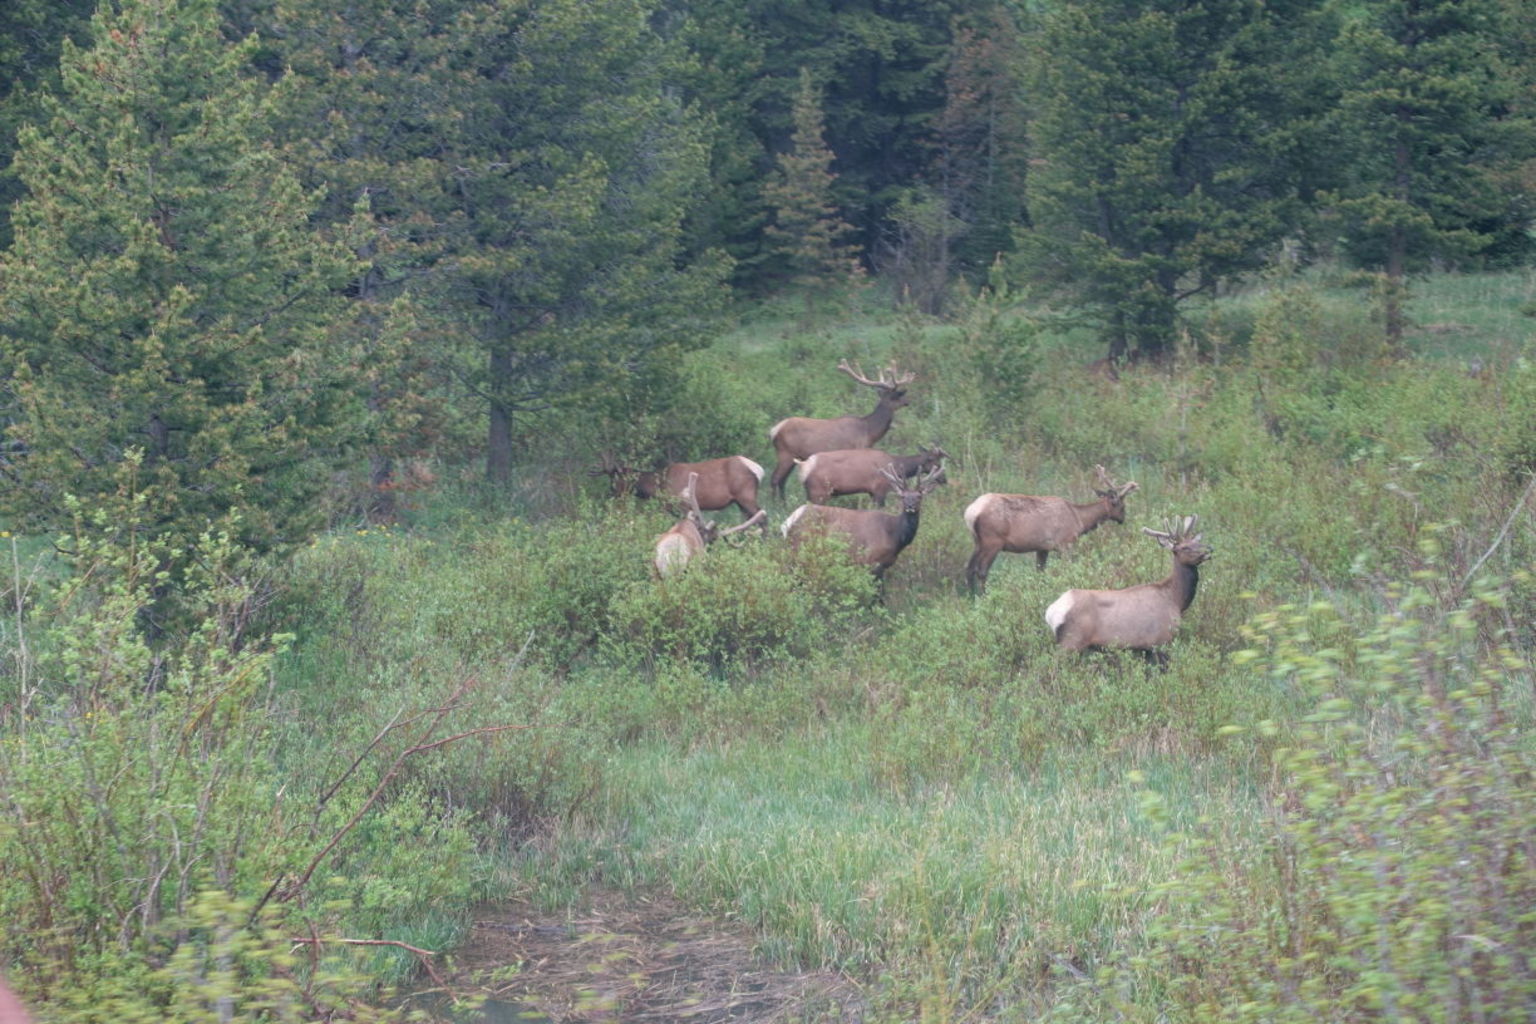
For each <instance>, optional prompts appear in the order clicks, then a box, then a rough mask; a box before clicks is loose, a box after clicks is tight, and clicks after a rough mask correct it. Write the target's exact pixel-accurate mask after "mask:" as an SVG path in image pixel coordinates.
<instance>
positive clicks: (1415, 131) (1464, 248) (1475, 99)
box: [1335, 0, 1533, 350]
mask: <svg viewBox="0 0 1536 1024" xmlns="http://www.w3.org/2000/svg"><path fill="white" fill-rule="evenodd" d="M1511 16H1513V8H1511V7H1510V6H1508V5H1506V4H1503V3H1501V2H1500V0H1372V2H1369V3H1365V4H1361V5H1359V7H1358V9H1357V11H1356V16H1355V17H1354V18H1352V19H1351V21H1350V22H1349V24H1348V25H1347V27H1346V30H1345V32H1344V34H1343V36H1342V46H1341V47H1340V52H1341V56H1340V60H1341V66H1342V70H1343V75H1342V76H1341V81H1343V82H1344V83H1346V85H1345V87H1344V89H1343V93H1342V97H1341V101H1340V104H1339V109H1338V113H1337V119H1336V120H1337V125H1336V131H1335V137H1336V138H1337V139H1338V140H1339V151H1338V152H1339V155H1340V156H1341V157H1342V158H1343V175H1344V177H1345V179H1346V184H1345V185H1344V186H1343V188H1342V189H1341V190H1340V192H1339V193H1338V197H1337V198H1338V201H1337V203H1336V206H1335V209H1336V211H1337V213H1338V214H1339V216H1340V218H1341V219H1342V221H1343V225H1344V235H1345V240H1346V245H1347V246H1348V248H1349V251H1350V253H1351V254H1352V255H1353V256H1354V257H1355V259H1357V260H1358V261H1359V262H1361V263H1362V264H1364V265H1366V266H1369V267H1373V268H1375V269H1378V270H1380V271H1381V272H1382V273H1383V274H1384V275H1385V278H1386V288H1385V289H1384V293H1383V294H1384V301H1383V316H1384V320H1385V329H1386V340H1387V344H1388V346H1389V347H1390V348H1391V349H1393V350H1396V349H1398V348H1399V347H1400V346H1401V343H1402V339H1403V332H1404V330H1405V328H1406V326H1407V324H1406V318H1405V315H1404V312H1403V300H1404V297H1405V290H1404V286H1405V282H1406V278H1407V275H1408V272H1409V271H1410V269H1412V268H1413V267H1415V266H1422V265H1424V264H1425V263H1426V262H1427V261H1429V260H1432V259H1439V260H1444V261H1450V262H1455V261H1457V260H1460V259H1464V258H1466V257H1468V256H1472V255H1475V254H1477V253H1479V252H1481V251H1483V250H1485V249H1486V248H1488V247H1489V246H1490V245H1492V244H1494V243H1495V242H1496V241H1497V240H1498V239H1499V237H1500V233H1501V231H1500V229H1501V227H1503V226H1504V222H1507V221H1508V217H1507V216H1505V214H1506V213H1507V212H1508V211H1509V205H1510V204H1509V193H1508V190H1507V189H1506V188H1503V187H1501V175H1504V174H1507V173H1508V172H1509V171H1510V170H1511V169H1512V168H1513V167H1515V166H1517V165H1518V163H1519V161H1520V160H1522V159H1524V158H1528V157H1529V155H1530V153H1531V151H1532V136H1533V122H1532V120H1531V118H1532V111H1531V110H1530V108H1529V106H1526V107H1523V108H1522V107H1521V106H1520V104H1519V102H1518V99H1519V97H1518V93H1517V91H1516V86H1517V84H1518V82H1519V78H1518V77H1517V76H1516V75H1515V74H1513V73H1512V72H1511V70H1510V69H1509V68H1507V67H1504V66H1502V64H1501V61H1500V51H1501V48H1502V47H1504V46H1505V45H1507V44H1506V40H1507V39H1510V38H1517V37H1518V35H1517V30H1518V22H1509V21H1508V20H1506V19H1508V18H1510V17H1511ZM1526 16H1527V17H1528V16H1529V12H1528V11H1527V12H1526ZM1524 219H1525V223H1524V224H1520V225H1519V227H1520V228H1521V229H1522V230H1523V228H1524V227H1525V226H1526V224H1528V223H1529V210H1526V211H1525V218H1524Z"/></svg>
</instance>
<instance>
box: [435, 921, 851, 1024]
mask: <svg viewBox="0 0 1536 1024" xmlns="http://www.w3.org/2000/svg"><path fill="white" fill-rule="evenodd" d="M454 966H455V969H454V976H453V978H452V981H453V984H454V987H455V988H458V989H459V990H460V991H476V992H483V993H485V994H486V995H487V996H488V997H489V998H490V999H492V1000H495V1001H497V1002H498V1003H510V1004H515V1005H516V1006H517V1007H520V1008H522V1009H524V1010H526V1011H528V1012H529V1013H530V1014H533V1015H543V1016H544V1017H545V1018H547V1019H548V1020H550V1021H553V1022H558V1024H567V1022H576V1021H582V1022H595V1021H687V1022H690V1024H711V1022H716V1021H737V1022H741V1021H748V1022H761V1024H769V1022H788V1021H803V1022H854V1021H861V1020H863V1017H864V1000H863V997H862V994H861V992H860V990H859V988H858V986H856V985H855V984H854V983H853V982H852V981H850V980H849V979H847V978H845V977H843V976H842V975H839V974H836V973H833V972H830V971H810V972H793V973H791V972H783V971H777V970H773V969H772V968H771V967H770V966H768V965H766V964H764V963H763V961H762V959H761V958H760V957H758V956H757V955H756V954H755V952H754V942H753V939H752V936H751V934H750V933H749V932H747V931H746V930H744V929H741V928H739V927H735V926H733V925H731V924H730V923H728V922H722V921H718V920H712V919H709V918H704V917H700V916H698V915H695V914H691V913H689V912H688V911H686V910H685V909H684V908H682V907H681V906H680V905H679V904H678V903H677V901H676V900H675V899H673V898H671V897H669V896H665V895H649V896H636V895H633V894H629V893H617V892H600V893H595V894H593V895H592V896H590V897H589V899H588V901H587V903H586V904H585V906H583V907H582V908H580V909H579V910H574V911H570V912H562V913H555V914H550V913H546V912H540V911H537V910H535V909H534V908H532V907H531V906H529V905H527V904H521V903H517V902H511V903H498V904H489V905H486V906H482V907H480V908H478V909H477V911H476V914H475V925H474V930H473V931H472V932H471V934H470V937H469V940H468V941H467V942H466V943H465V945H464V946H463V947H461V948H460V949H459V950H458V951H457V952H456V953H455V956H454ZM487 1019H490V1016H489V1015H488V1016H487ZM505 1019H508V1020H511V1019H514V1018H513V1016H512V1015H510V1014H507V1015H505ZM534 1019H537V1018H536V1016H535V1017H534Z"/></svg>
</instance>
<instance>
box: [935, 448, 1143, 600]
mask: <svg viewBox="0 0 1536 1024" xmlns="http://www.w3.org/2000/svg"><path fill="white" fill-rule="evenodd" d="M1094 471H1095V473H1096V474H1097V475H1098V479H1099V486H1098V489H1097V490H1096V491H1095V492H1094V493H1095V494H1097V495H1098V499H1097V500H1095V501H1089V502H1084V503H1083V504H1077V503H1075V502H1071V501H1068V500H1067V499H1065V498H1054V497H1050V498H1037V497H1035V496H1034V495H1032V494H983V495H982V496H981V497H979V498H977V499H976V500H975V501H973V502H971V503H970V505H969V506H967V508H966V510H965V525H966V526H968V527H970V530H971V537H972V538H973V539H974V540H975V541H976V550H975V551H973V552H972V553H971V560H970V561H969V562H968V563H966V566H965V581H966V583H967V584H968V585H969V586H970V588H971V593H973V594H974V593H977V592H978V591H979V590H984V589H985V588H986V585H987V573H988V572H989V571H991V569H992V562H993V560H994V559H996V558H997V556H998V553H999V552H1003V551H1011V552H1014V553H1016V554H1017V553H1022V552H1027V551H1033V552H1034V553H1035V564H1036V565H1037V566H1038V567H1039V568H1041V569H1044V568H1045V559H1046V556H1048V555H1049V554H1050V553H1051V552H1052V551H1064V550H1066V549H1067V548H1069V547H1071V546H1072V545H1073V543H1074V542H1076V540H1077V538H1079V537H1081V536H1082V535H1083V534H1085V533H1087V532H1089V531H1090V530H1094V529H1097V528H1098V526H1099V524H1100V523H1102V522H1105V521H1106V520H1107V521H1109V522H1114V523H1123V522H1125V498H1126V495H1128V494H1130V493H1131V492H1132V491H1134V490H1136V484H1135V483H1134V482H1133V483H1128V484H1117V483H1115V481H1114V480H1112V479H1110V476H1109V473H1108V472H1107V471H1106V470H1105V469H1104V467H1103V466H1095V467H1094Z"/></svg>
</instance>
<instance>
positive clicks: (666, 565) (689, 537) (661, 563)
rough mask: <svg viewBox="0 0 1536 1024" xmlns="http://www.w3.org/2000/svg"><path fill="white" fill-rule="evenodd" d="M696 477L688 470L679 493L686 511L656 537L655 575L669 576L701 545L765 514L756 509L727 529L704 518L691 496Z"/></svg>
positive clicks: (699, 551)
mask: <svg viewBox="0 0 1536 1024" xmlns="http://www.w3.org/2000/svg"><path fill="white" fill-rule="evenodd" d="M698 480H699V476H698V474H697V473H691V474H689V476H688V482H687V483H686V484H684V485H683V494H682V498H683V501H684V502H685V503H686V504H687V506H688V511H687V512H686V513H684V515H683V518H682V519H679V520H678V521H677V523H676V524H674V525H673V527H672V528H671V529H670V530H668V531H667V532H666V533H663V534H662V535H661V536H660V537H657V538H656V560H655V565H656V575H658V576H662V577H665V576H671V575H674V574H676V573H678V572H681V571H682V570H683V569H685V568H687V566H688V563H689V562H691V561H692V560H693V559H695V558H697V557H698V556H699V555H702V554H703V553H704V549H705V548H707V547H708V546H709V545H710V544H711V543H713V542H714V541H715V540H716V539H717V538H719V537H727V536H730V535H731V534H733V533H740V532H741V531H742V530H745V529H746V528H747V527H749V526H756V525H757V524H758V523H759V522H761V521H762V520H764V519H766V518H767V516H768V513H766V512H764V511H762V510H761V509H759V510H757V511H756V512H755V513H753V514H752V516H751V517H750V518H749V519H748V520H747V521H746V522H744V523H742V524H741V525H740V526H733V527H731V528H730V529H728V530H722V529H720V527H719V525H718V524H716V523H712V522H710V521H709V520H708V519H705V518H704V513H703V512H701V511H700V510H699V502H698V500H697V499H696V498H695V497H694V491H695V485H696V484H697V483H698Z"/></svg>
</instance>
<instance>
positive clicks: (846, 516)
mask: <svg viewBox="0 0 1536 1024" xmlns="http://www.w3.org/2000/svg"><path fill="white" fill-rule="evenodd" d="M884 472H885V476H886V478H887V479H888V480H889V482H890V484H891V487H892V489H893V490H895V491H896V493H897V494H898V495H899V496H900V497H901V512H900V514H898V515H894V516H892V515H887V514H886V513H884V512H882V511H880V510H879V509H873V508H839V507H838V506H836V505H814V504H805V505H801V506H800V507H799V508H797V509H795V510H794V511H793V512H791V513H790V515H789V518H788V519H786V520H784V525H783V526H782V527H781V529H782V530H783V532H784V536H785V537H787V538H789V541H790V543H791V545H795V546H798V545H799V543H800V541H801V539H802V538H804V537H805V536H807V535H808V534H822V535H826V536H841V537H844V538H846V539H847V541H848V547H849V551H850V553H851V554H852V556H853V560H854V561H855V562H857V563H858V564H860V565H867V566H869V567H870V568H871V569H872V570H874V574H875V578H876V579H882V578H884V576H885V571H886V570H887V569H889V568H890V567H891V566H892V565H894V564H895V563H896V556H897V555H899V554H901V552H902V550H903V549H904V548H905V547H906V546H907V545H908V544H910V543H912V538H913V537H916V536H917V520H918V514H919V513H920V512H921V510H922V506H923V498H924V497H925V496H926V495H927V494H928V492H929V491H932V490H933V489H934V488H935V487H937V486H939V484H940V483H941V482H942V481H941V479H940V478H941V477H942V476H943V473H944V467H943V466H938V467H935V468H934V469H933V470H931V471H930V472H929V473H928V474H927V475H926V476H924V477H923V478H922V479H921V480H919V481H917V482H915V483H914V484H912V485H911V486H910V487H909V486H908V485H907V482H906V481H905V480H904V479H902V478H901V477H900V476H898V475H897V474H896V473H895V471H893V470H892V469H890V467H886V469H885V471H884Z"/></svg>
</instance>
